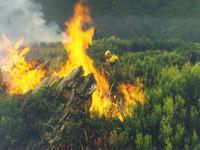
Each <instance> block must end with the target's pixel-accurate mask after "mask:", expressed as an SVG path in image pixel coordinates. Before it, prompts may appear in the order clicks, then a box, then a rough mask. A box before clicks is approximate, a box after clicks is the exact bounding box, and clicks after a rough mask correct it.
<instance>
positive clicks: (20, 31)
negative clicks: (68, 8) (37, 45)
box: [0, 0, 60, 42]
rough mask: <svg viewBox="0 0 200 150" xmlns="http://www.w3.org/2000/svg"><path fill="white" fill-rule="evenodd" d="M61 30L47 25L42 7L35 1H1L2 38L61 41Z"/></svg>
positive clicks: (0, 23)
mask: <svg viewBox="0 0 200 150" xmlns="http://www.w3.org/2000/svg"><path fill="white" fill-rule="evenodd" d="M58 32H59V28H58V26H57V25H55V24H51V25H47V24H46V21H45V19H44V14H43V13H42V7H41V5H39V4H37V3H35V2H33V0H0V36H1V35H2V34H4V35H7V36H8V37H9V38H11V39H12V40H16V39H18V38H20V37H24V38H25V39H26V41H28V42H55V41H59V40H60V34H59V33H58Z"/></svg>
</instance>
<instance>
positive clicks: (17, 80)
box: [0, 36, 45, 94]
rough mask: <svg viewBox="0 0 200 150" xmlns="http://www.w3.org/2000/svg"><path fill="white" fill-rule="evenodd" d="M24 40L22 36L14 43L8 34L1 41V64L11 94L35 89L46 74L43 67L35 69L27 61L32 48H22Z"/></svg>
mask: <svg viewBox="0 0 200 150" xmlns="http://www.w3.org/2000/svg"><path fill="white" fill-rule="evenodd" d="M23 41H24V40H23V38H21V39H20V40H18V41H17V42H16V43H15V44H12V42H11V41H10V40H9V39H8V38H7V37H6V36H3V37H2V41H1V42H0V53H1V54H0V56H1V60H0V65H1V70H2V72H3V80H4V82H5V83H6V85H7V88H8V89H7V92H8V93H9V94H24V93H26V92H28V91H29V90H33V89H34V88H35V87H36V86H37V85H38V84H39V83H40V82H41V80H42V78H43V77H44V75H45V71H44V70H43V69H41V68H35V69H33V64H32V63H31V62H30V63H28V62H27V61H26V59H25V56H26V54H27V53H28V52H29V51H30V49H29V48H27V47H25V48H20V47H22V44H23Z"/></svg>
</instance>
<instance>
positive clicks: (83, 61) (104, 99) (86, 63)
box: [58, 2, 144, 120]
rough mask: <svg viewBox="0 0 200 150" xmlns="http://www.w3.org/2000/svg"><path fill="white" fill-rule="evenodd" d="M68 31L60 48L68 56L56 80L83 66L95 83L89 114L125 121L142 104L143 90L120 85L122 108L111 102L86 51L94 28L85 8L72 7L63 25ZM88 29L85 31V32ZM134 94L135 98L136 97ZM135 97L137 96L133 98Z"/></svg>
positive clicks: (103, 80)
mask: <svg viewBox="0 0 200 150" xmlns="http://www.w3.org/2000/svg"><path fill="white" fill-rule="evenodd" d="M66 27H67V31H66V33H65V34H66V36H65V37H67V38H65V40H64V42H63V44H64V47H65V49H66V51H67V54H68V59H67V62H66V64H65V65H64V66H63V67H62V69H61V71H60V72H58V75H59V76H66V75H68V74H69V73H71V72H72V70H74V69H75V68H77V67H78V66H83V70H84V72H85V75H88V74H90V73H92V74H93V75H94V78H95V80H96V90H95V91H94V93H93V94H92V105H91V107H90V112H91V113H92V114H93V115H96V114H97V115H99V116H105V117H118V118H119V119H120V120H123V118H124V117H126V116H128V115H130V114H131V112H132V109H130V108H133V106H134V105H135V104H136V102H139V103H142V104H143V103H144V94H143V91H142V86H135V85H131V84H125V83H122V84H121V85H120V86H119V91H120V92H121V93H122V94H123V95H124V102H123V106H122V107H121V106H120V103H119V100H116V102H114V99H116V98H114V97H116V96H112V95H111V93H110V92H111V90H110V84H109V81H108V80H107V79H106V77H105V75H104V73H103V72H100V71H99V70H97V68H95V66H94V63H93V60H92V59H91V58H90V57H89V56H88V54H87V49H88V47H89V46H90V45H91V44H92V39H93V35H94V27H93V26H92V19H91V16H90V13H89V9H88V7H87V6H86V5H85V4H83V3H81V2H79V3H77V4H76V6H75V12H74V16H73V17H72V18H71V19H70V20H69V21H68V22H67V23H66ZM86 27H87V28H86ZM136 91H137V94H139V95H137V94H136ZM138 91H139V92H138ZM136 95H137V96H136Z"/></svg>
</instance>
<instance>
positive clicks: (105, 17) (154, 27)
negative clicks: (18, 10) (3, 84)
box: [35, 0, 200, 41]
mask: <svg viewBox="0 0 200 150" xmlns="http://www.w3.org/2000/svg"><path fill="white" fill-rule="evenodd" d="M35 1H37V0H35ZM75 1H76V0H68V1H65V0H59V1H57V0H51V3H49V0H43V1H37V2H39V3H41V4H42V6H43V11H44V13H45V17H46V18H47V20H48V22H55V23H57V24H59V25H60V28H61V29H63V27H64V21H65V20H66V19H67V18H69V16H71V14H72V5H73V4H74V3H75ZM87 2H88V4H89V5H90V7H91V11H92V16H93V19H94V23H95V26H96V35H95V37H96V38H101V37H105V36H107V37H109V36H112V35H115V36H118V37H121V38H133V37H140V38H143V37H145V38H151V39H171V38H173V39H176V38H178V39H185V40H193V41H199V38H200V37H199V32H200V27H199V23H200V17H199V13H200V11H199V10H200V5H199V3H200V2H199V1H196V0H193V1H191V0H169V1H165V0H140V1H139V0H109V1H107V0H87Z"/></svg>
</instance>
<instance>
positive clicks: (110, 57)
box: [103, 50, 119, 78]
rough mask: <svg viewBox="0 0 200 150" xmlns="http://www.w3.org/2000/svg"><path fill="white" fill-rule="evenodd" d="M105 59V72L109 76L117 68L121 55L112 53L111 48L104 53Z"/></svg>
mask: <svg viewBox="0 0 200 150" xmlns="http://www.w3.org/2000/svg"><path fill="white" fill-rule="evenodd" d="M104 60H105V62H104V65H103V66H104V72H105V74H106V76H107V77H108V78H109V77H110V73H111V72H113V71H114V70H115V68H116V65H117V64H118V63H119V57H118V56H117V55H114V54H112V52H111V51H110V50H107V51H105V53H104Z"/></svg>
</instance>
